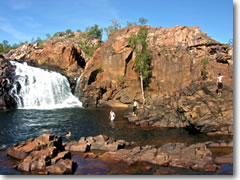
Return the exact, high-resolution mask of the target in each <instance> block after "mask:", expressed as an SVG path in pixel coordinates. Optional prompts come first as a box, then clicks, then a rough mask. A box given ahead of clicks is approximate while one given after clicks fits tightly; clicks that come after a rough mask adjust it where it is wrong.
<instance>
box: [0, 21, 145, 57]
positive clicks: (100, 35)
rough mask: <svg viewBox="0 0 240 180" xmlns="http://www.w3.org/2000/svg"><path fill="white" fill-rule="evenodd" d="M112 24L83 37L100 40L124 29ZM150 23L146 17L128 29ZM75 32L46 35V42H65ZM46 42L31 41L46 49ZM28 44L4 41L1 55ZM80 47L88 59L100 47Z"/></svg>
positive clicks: (133, 23)
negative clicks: (51, 40) (11, 43)
mask: <svg viewBox="0 0 240 180" xmlns="http://www.w3.org/2000/svg"><path fill="white" fill-rule="evenodd" d="M111 22H112V24H111V25H110V26H108V27H106V28H100V27H99V26H98V25H97V24H95V25H94V26H92V27H87V28H86V30H85V32H83V36H84V35H85V38H86V39H88V40H89V38H98V39H100V40H101V39H102V38H103V33H104V34H105V35H106V36H107V37H108V38H109V37H110V35H111V34H112V33H114V32H116V31H118V30H120V29H121V28H123V27H122V25H121V23H120V22H119V21H118V20H116V19H113V20H112V21H111ZM147 22H148V20H147V19H146V18H144V17H141V18H139V19H138V23H136V22H127V23H126V27H129V26H133V25H144V24H146V23H147ZM72 32H73V31H72V30H71V29H67V30H66V31H65V32H64V31H60V32H56V33H55V34H54V35H53V36H51V35H50V34H49V33H47V34H46V39H45V40H50V39H53V38H54V39H53V40H54V41H57V42H61V41H64V38H62V37H63V36H65V35H68V36H67V37H66V38H70V37H72V36H74V34H73V33H72ZM77 32H82V31H81V30H80V29H78V30H77ZM45 40H42V39H41V38H40V37H37V38H32V40H31V41H30V42H31V43H37V46H38V48H44V46H45V45H46V43H45ZM24 43H28V41H25V42H20V43H19V44H13V45H10V44H9V42H8V41H7V40H3V42H2V43H0V53H8V52H9V51H10V50H12V49H16V48H17V47H19V46H20V45H22V44H24ZM79 46H80V47H81V48H83V51H84V53H85V54H86V55H87V56H88V57H92V55H93V54H94V52H95V51H96V49H97V48H98V47H99V45H88V43H87V42H80V43H79Z"/></svg>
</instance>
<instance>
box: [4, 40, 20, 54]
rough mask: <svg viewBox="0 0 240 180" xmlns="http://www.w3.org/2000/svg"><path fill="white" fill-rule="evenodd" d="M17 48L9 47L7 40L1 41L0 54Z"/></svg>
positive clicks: (15, 46) (16, 45)
mask: <svg viewBox="0 0 240 180" xmlns="http://www.w3.org/2000/svg"><path fill="white" fill-rule="evenodd" d="M18 46H19V45H18V44H14V45H12V46H11V45H10V44H9V43H8V41H7V40H3V42H2V43H0V53H8V52H9V51H10V50H12V49H16V48H17V47H18Z"/></svg>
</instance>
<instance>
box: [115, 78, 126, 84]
mask: <svg viewBox="0 0 240 180" xmlns="http://www.w3.org/2000/svg"><path fill="white" fill-rule="evenodd" d="M117 80H118V82H119V83H120V84H123V83H124V82H125V81H126V80H127V78H126V77H125V76H117Z"/></svg>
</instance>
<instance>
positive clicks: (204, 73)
mask: <svg viewBox="0 0 240 180" xmlns="http://www.w3.org/2000/svg"><path fill="white" fill-rule="evenodd" d="M201 63H202V69H201V77H202V80H206V79H207V78H208V76H207V75H208V72H207V65H208V63H209V61H208V59H207V58H206V57H205V58H202V59H201Z"/></svg>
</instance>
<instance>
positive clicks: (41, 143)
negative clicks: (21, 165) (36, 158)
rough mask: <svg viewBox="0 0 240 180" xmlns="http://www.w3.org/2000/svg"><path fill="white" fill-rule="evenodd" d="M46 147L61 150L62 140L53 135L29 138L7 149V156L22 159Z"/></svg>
mask: <svg viewBox="0 0 240 180" xmlns="http://www.w3.org/2000/svg"><path fill="white" fill-rule="evenodd" d="M48 147H56V148H57V149H58V150H63V146H62V138H61V137H59V136H56V135H53V134H43V135H41V136H39V137H37V138H36V139H33V138H30V139H28V140H27V141H23V142H21V143H18V144H16V145H14V146H12V147H9V148H8V149H7V154H8V155H9V156H12V157H14V158H16V159H24V158H25V157H26V156H28V155H29V154H30V153H31V152H32V151H36V150H42V149H45V148H48Z"/></svg>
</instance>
